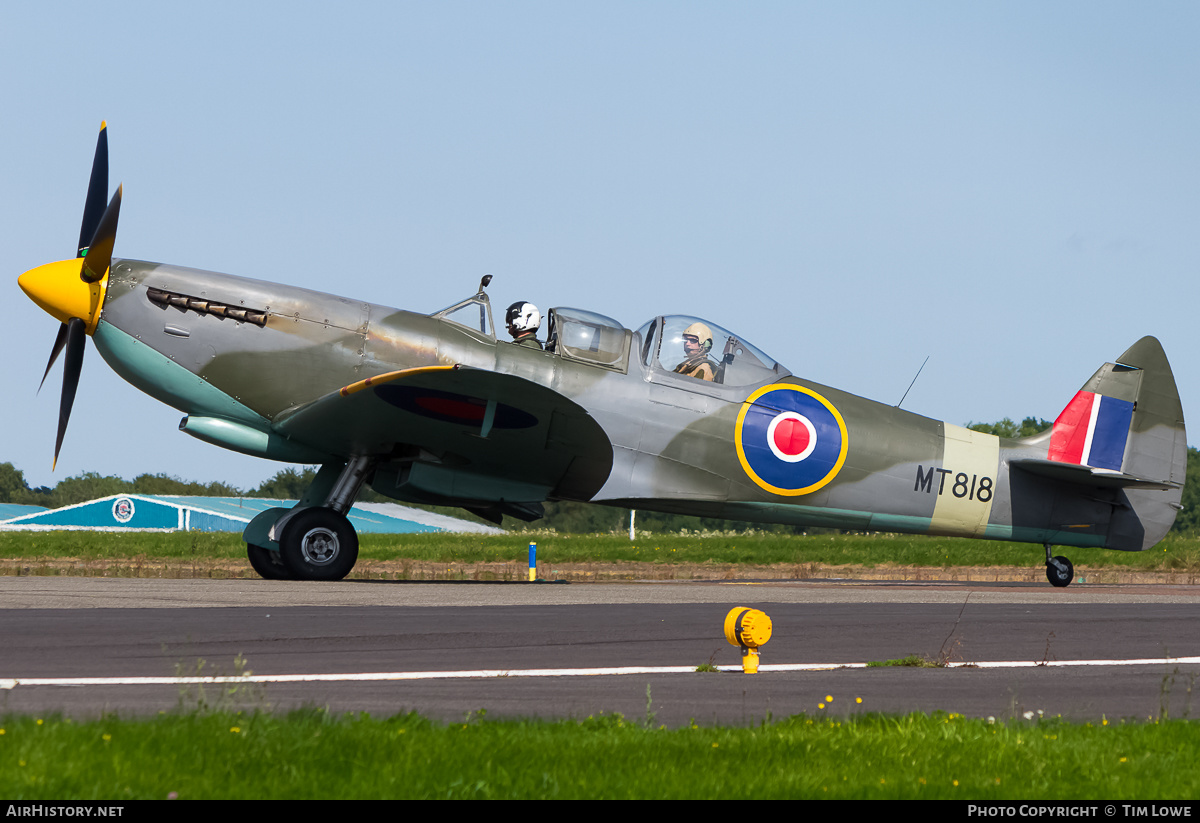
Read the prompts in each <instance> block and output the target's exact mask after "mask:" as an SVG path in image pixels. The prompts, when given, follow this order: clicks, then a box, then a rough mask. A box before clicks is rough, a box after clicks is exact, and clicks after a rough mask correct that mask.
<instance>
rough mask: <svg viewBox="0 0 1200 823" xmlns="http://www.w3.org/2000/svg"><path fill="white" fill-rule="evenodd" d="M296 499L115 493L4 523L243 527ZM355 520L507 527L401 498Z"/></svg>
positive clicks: (427, 527) (455, 528) (388, 529)
mask: <svg viewBox="0 0 1200 823" xmlns="http://www.w3.org/2000/svg"><path fill="white" fill-rule="evenodd" d="M294 505H296V501H295V500H271V499H268V498H263V497H186V496H177V495H152V494H114V495H112V496H110V497H102V498H100V499H99V500H91V501H88V502H87V503H77V504H76V505H74V506H63V507H62V508H60V509H42V510H38V511H35V512H33V513H31V514H20V515H15V516H14V515H13V514H9V513H7V512H5V513H4V514H0V518H7V519H0V529H36V530H43V529H44V530H49V529H82V530H87V531H127V530H128V531H202V532H240V531H242V530H243V529H245V528H246V524H248V523H249V522H250V521H251V520H252V519H253V518H254V516H255V515H256V514H258V513H259V512H261V511H264V510H266V509H269V508H272V507H274V506H281V507H284V508H291V507H292V506H294ZM349 517H350V522H351V523H353V524H354V528H355V529H357V530H358V531H359V532H361V533H367V534H372V533H374V534H412V533H414V532H475V533H481V534H502V533H503V530H502V529H497V528H494V527H492V526H485V525H482V524H479V523H472V522H470V521H468V520H460V519H458V518H456V517H446V516H445V515H440V514H433V513H432V512H427V511H423V510H421V509H413V508H409V507H408V506H401V505H399V504H397V503H356V504H355V505H354V507H353V508H351V509H350V514H349Z"/></svg>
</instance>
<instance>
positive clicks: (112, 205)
mask: <svg viewBox="0 0 1200 823" xmlns="http://www.w3.org/2000/svg"><path fill="white" fill-rule="evenodd" d="M121 190H122V187H121V186H117V193H116V194H114V195H113V198H112V200H111V201H110V202H109V204H108V208H107V209H105V210H104V215H103V216H102V217H101V218H100V223H99V225H97V226H96V233H95V234H94V235H92V241H91V243H90V244H89V248H88V251H87V256H86V257H84V258H83V270H82V271H80V272H79V279H80V280H82V281H83V282H84V283H96V282H99V280H100V278H102V277H104V274H105V272H107V271H108V267H109V266H110V265H111V264H112V251H113V244H114V243H115V242H116V240H117V219H118V218H119V217H120V216H121Z"/></svg>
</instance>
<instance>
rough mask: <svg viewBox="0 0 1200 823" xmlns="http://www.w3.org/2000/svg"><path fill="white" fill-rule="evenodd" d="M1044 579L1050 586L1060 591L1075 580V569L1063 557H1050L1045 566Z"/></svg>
mask: <svg viewBox="0 0 1200 823" xmlns="http://www.w3.org/2000/svg"><path fill="white" fill-rule="evenodd" d="M1046 579H1047V580H1049V581H1050V585H1051V586H1055V587H1056V588H1059V589H1061V588H1063V587H1064V586H1068V585H1070V583H1071V581H1072V580H1074V579H1075V567H1074V566H1072V565H1071V561H1070V560H1068V559H1067V558H1065V557H1062V556H1059V557H1052V558H1050V562H1048V563H1047V564H1046Z"/></svg>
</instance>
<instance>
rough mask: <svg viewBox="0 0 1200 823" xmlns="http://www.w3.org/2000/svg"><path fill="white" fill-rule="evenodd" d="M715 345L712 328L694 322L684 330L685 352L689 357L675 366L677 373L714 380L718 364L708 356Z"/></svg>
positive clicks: (685, 355)
mask: <svg viewBox="0 0 1200 823" xmlns="http://www.w3.org/2000/svg"><path fill="white" fill-rule="evenodd" d="M712 347H713V334H712V329H710V328H709V327H708V326H706V325H704V324H703V323H693V324H692V325H690V326H688V327H687V328H686V329H684V330H683V354H684V357H686V358H687V359H686V360H684V361H683V362H682V363H680V364H679V365H678V366H676V367H675V373H676V374H683V375H687V376H688V377H695V378H698V379H700V380H713V379H715V378H716V375H717V364H716V363H715V362H714V361H713V360H712V359H711V358H709V356H708V353H709V352H710V351H712Z"/></svg>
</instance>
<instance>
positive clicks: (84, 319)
mask: <svg viewBox="0 0 1200 823" xmlns="http://www.w3.org/2000/svg"><path fill="white" fill-rule="evenodd" d="M107 195H108V126H107V124H105V123H102V124H101V125H100V136H99V138H98V139H97V140H96V155H95V158H94V159H93V160H92V175H91V180H90V181H89V183H88V193H87V201H86V203H85V204H84V208H83V223H82V224H81V225H80V227H79V246H78V253H77V255H76V259H78V260H79V261H80V262H79V263H78V264H77V265H68V263H67V261H64V262H63V263H51V264H48V265H47V266H42V267H40V268H39V269H34V270H32V271H29V272H26V273H25V274H24V275H22V276H21V280H20V283H21V288H22V289H24V290H25V291H26V292H27V293H28V294H29V295H30V297H32V298H33V299H34V301H35V302H37V303H38V304H39V305H41V306H42V307H43V308H45V309H46V310H47V311H50V313H51V314H54V315H55V316H57V317H58V318H59V319H60V320H62V325H61V326H60V327H59V329H58V336H57V337H56V338H55V340H54V346H53V347H52V348H51V350H50V360H49V361H48V362H47V363H46V372H45V373H44V374H43V375H42V384H45V382H46V376H47V375H49V374H50V369H51V367H52V366H53V365H54V362H55V360H57V359H58V355H59V354H60V353H61V352H62V351H63V350H64V349H65V350H66V353H67V354H66V358H65V359H64V361H63V388H62V399H61V401H60V403H59V410H58V437H57V439H56V441H55V444H54V464H55V466H57V465H58V453H59V451H60V450H61V449H62V443H63V437H64V435H66V433H67V421H68V420H69V419H70V417H71V407H72V405H73V404H74V402H75V392H76V390H77V389H78V388H79V375H80V373H81V371H82V370H83V351H84V348H85V347H86V343H87V335H88V334H89V333H91V331H92V330H93V329H94V328H95V325H96V322H97V319H98V317H99V313H100V302H101V299H102V294H103V290H102V287H103V285H104V283H103V282H102V281H104V279H105V277H106V276H107V275H108V270H109V267H110V266H111V265H112V252H113V244H114V242H115V241H116V237H117V220H118V218H119V216H120V213H121V188H120V187H118V188H117V191H116V194H114V195H113V197H112V200H111V201H109V203H108V205H107V206H105V198H106V197H107ZM75 277H78V278H79V282H82V283H83V284H84V286H83V287H82V291H81V287H80V286H79V285H78V283H76V284H75V285H72V284H71V282H70V281H73V280H74V278H75ZM97 284H99V287H97ZM81 315H86V316H81ZM38 390H39V391H41V385H39V386H38Z"/></svg>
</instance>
